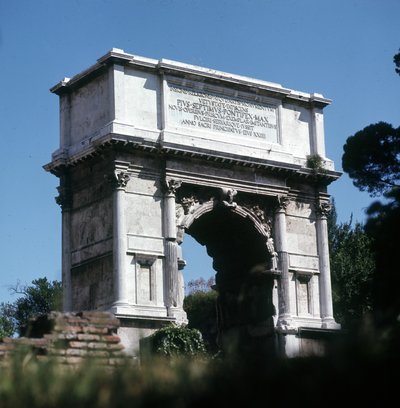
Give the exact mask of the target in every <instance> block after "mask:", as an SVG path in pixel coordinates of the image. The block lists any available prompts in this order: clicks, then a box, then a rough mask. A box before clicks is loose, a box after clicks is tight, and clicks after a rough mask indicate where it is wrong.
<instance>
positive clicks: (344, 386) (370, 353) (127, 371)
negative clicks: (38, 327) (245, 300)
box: [0, 327, 400, 408]
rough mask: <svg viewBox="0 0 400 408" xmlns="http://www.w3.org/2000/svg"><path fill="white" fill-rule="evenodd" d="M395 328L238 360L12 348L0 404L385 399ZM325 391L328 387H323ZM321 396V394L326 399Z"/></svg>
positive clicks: (76, 406)
mask: <svg viewBox="0 0 400 408" xmlns="http://www.w3.org/2000/svg"><path fill="white" fill-rule="evenodd" d="M398 340H399V336H398V335H397V336H396V335H395V333H393V332H392V333H389V334H388V333H387V332H385V333H379V332H374V331H373V330H372V329H370V328H368V327H366V328H365V329H364V331H363V333H362V335H360V336H359V337H358V338H353V339H351V341H347V342H346V343H345V345H343V344H336V345H335V347H333V348H332V349H331V350H330V352H328V355H327V356H326V357H324V358H322V357H309V358H292V359H281V360H274V361H268V362H265V361H260V362H258V363H255V362H254V361H252V364H245V363H244V364H243V363H242V364H239V363H237V362H234V361H222V360H218V359H217V360H215V359H209V360H206V359H204V358H201V359H195V358H191V359H189V360H188V359H182V358H172V359H161V358H156V357H153V358H152V359H150V360H149V361H146V362H145V363H142V364H141V365H140V366H137V365H136V364H135V363H134V362H133V361H132V360H129V359H127V360H126V362H125V363H124V364H122V365H121V366H116V367H105V366H102V365H99V364H96V362H95V361H89V362H88V363H87V364H84V365H80V366H74V367H67V366H62V365H58V364H56V363H55V362H54V361H51V360H50V361H43V360H39V361H37V360H35V358H34V357H33V356H31V355H30V354H22V355H17V356H16V357H15V358H14V359H12V360H11V361H9V364H8V365H4V364H3V365H2V366H0V406H1V407H2V408H26V407H29V408H50V407H51V408H53V407H54V408H70V407H73V408H80V407H84V408H91V407H98V408H106V407H107V408H108V407H110V408H111V407H113V408H118V407H124V408H125V407H131V406H132V407H163V408H169V407H179V408H185V407H191V408H192V407H194V408H196V407H207V406H215V405H217V406H221V407H225V406H230V407H247V406H250V407H252V406H265V405H268V406H271V405H273V404H276V406H285V407H286V406H297V405H298V404H299V403H300V404H303V403H304V404H307V405H308V406H311V407H317V406H326V405H328V406H333V405H337V406H339V405H342V404H343V401H349V399H350V400H352V399H353V398H355V400H356V401H357V404H358V405H360V406H361V405H362V406H385V405H386V404H389V402H390V399H391V398H393V397H394V396H395V393H396V389H397V377H396V376H395V375H394V373H395V372H396V371H397V367H398V364H399V362H400V361H399V360H400V358H399V350H398ZM327 393H328V394H327ZM327 398H328V400H327Z"/></svg>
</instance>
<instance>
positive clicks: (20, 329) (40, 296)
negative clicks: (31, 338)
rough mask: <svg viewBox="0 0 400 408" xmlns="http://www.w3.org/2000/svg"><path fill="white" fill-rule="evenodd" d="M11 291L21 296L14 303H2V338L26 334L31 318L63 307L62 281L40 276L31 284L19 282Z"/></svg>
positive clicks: (0, 315)
mask: <svg viewBox="0 0 400 408" xmlns="http://www.w3.org/2000/svg"><path fill="white" fill-rule="evenodd" d="M11 291H12V292H13V293H14V294H17V295H19V297H18V299H17V300H16V301H15V302H13V303H1V304H0V338H3V337H9V336H12V335H14V334H16V333H18V334H20V335H24V334H26V331H27V330H28V327H29V319H31V318H33V317H35V316H40V315H44V314H48V313H50V312H51V311H57V310H61V309H62V306H61V299H62V287H61V282H58V281H53V282H50V281H48V280H47V278H39V279H35V280H33V281H32V285H30V286H21V285H19V284H17V285H16V286H15V287H14V288H11Z"/></svg>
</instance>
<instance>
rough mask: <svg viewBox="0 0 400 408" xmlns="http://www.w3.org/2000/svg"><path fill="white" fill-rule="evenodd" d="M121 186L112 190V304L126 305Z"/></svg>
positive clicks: (124, 238) (122, 195) (124, 242)
mask: <svg viewBox="0 0 400 408" xmlns="http://www.w3.org/2000/svg"><path fill="white" fill-rule="evenodd" d="M124 196H125V191H124V189H123V188H116V190H115V191H114V203H113V204H114V205H113V263H114V285H115V286H114V305H115V306H118V305H126V304H127V303H128V299H127V294H126V288H127V284H126V265H125V263H126V259H125V258H126V232H125V217H124Z"/></svg>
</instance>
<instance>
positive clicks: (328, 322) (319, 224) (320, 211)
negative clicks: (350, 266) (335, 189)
mask: <svg viewBox="0 0 400 408" xmlns="http://www.w3.org/2000/svg"><path fill="white" fill-rule="evenodd" d="M330 210H331V205H330V203H329V202H318V203H317V208H316V214H317V219H316V228H317V242H318V256H319V271H320V276H319V292H320V295H319V298H320V313H321V318H322V325H323V327H333V326H337V324H336V322H335V319H334V317H333V306H332V285H331V271H330V263H329V244H328V222H327V215H328V214H329V212H330Z"/></svg>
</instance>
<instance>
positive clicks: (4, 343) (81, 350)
mask: <svg viewBox="0 0 400 408" xmlns="http://www.w3.org/2000/svg"><path fill="white" fill-rule="evenodd" d="M119 324H120V323H119V320H118V319H116V318H115V317H114V315H113V314H111V313H106V312H80V313H58V312H52V313H51V314H50V315H48V316H43V317H40V318H38V319H36V320H34V321H32V325H31V329H30V337H21V338H4V339H2V340H0V362H4V361H7V358H9V357H11V356H12V354H13V353H14V352H15V351H18V350H20V349H22V350H26V349H28V350H29V351H31V352H32V353H33V354H34V355H36V356H37V357H38V358H39V359H47V358H53V359H55V361H57V362H59V363H61V364H67V365H69V364H79V363H82V362H84V361H86V360H87V359H88V358H92V359H95V360H96V361H97V362H100V363H102V364H105V365H115V364H118V363H121V362H122V361H123V358H124V356H125V353H124V351H123V346H122V344H121V343H120V338H119V336H117V335H116V331H117V329H118V327H119Z"/></svg>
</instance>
